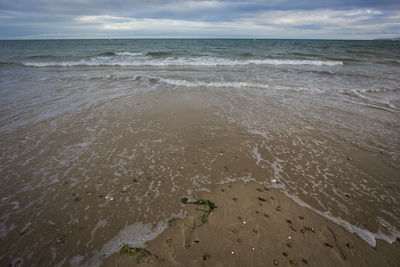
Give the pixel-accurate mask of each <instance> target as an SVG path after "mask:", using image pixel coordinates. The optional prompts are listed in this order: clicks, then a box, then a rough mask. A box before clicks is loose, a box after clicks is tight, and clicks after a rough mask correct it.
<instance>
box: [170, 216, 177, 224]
mask: <svg viewBox="0 0 400 267" xmlns="http://www.w3.org/2000/svg"><path fill="white" fill-rule="evenodd" d="M177 220H178V218H176V217H172V218H171V219H169V220H168V225H169V226H172V225H174V226H175V225H176V221H177Z"/></svg>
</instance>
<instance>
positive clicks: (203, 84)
mask: <svg viewBox="0 0 400 267" xmlns="http://www.w3.org/2000/svg"><path fill="white" fill-rule="evenodd" d="M159 81H160V82H162V83H165V84H168V85H175V86H184V87H233V88H245V87H253V88H265V89H268V88H270V86H269V85H267V84H258V83H248V82H203V81H186V80H172V79H165V78H160V79H159Z"/></svg>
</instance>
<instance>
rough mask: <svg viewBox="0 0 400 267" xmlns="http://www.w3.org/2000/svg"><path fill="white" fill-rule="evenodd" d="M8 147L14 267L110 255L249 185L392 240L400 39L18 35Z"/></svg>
mask: <svg viewBox="0 0 400 267" xmlns="http://www.w3.org/2000/svg"><path fill="white" fill-rule="evenodd" d="M164 99H165V101H164ZM167 99H168V101H169V102H168V101H167ZM171 99H172V100H171ZM189 100H190V101H192V102H191V103H193V104H192V105H190V104H187V103H188V101H189ZM171 101H175V102H176V104H174V105H170V104H169V105H167V104H165V103H167V102H168V103H170V102H171ZM185 101H186V102H185ZM175 102H174V103H175ZM165 106H167V107H165ZM164 107H165V108H164ZM163 108H164V109H163ZM160 110H161V111H160ZM170 111H171V112H170ZM174 119H175V120H174ZM207 142H210V144H211V145H207ZM224 144H225V145H224ZM0 149H1V150H0V243H1V244H2V245H1V246H0V262H1V263H2V264H1V265H3V266H6V265H8V264H14V265H15V264H16V263H17V262H24V263H25V264H27V266H63V265H72V266H79V265H85V264H86V265H91V266H92V265H100V264H101V262H102V260H103V259H104V257H107V256H108V255H110V254H111V253H113V252H116V251H118V249H119V247H120V246H121V245H122V244H124V243H129V244H132V245H136V246H139V245H141V246H143V245H144V242H145V241H146V240H149V239H152V238H154V237H155V236H157V234H158V233H160V232H161V231H162V230H163V229H165V227H166V222H167V220H168V219H169V218H171V216H177V217H183V216H185V214H184V212H183V209H182V206H181V205H179V204H172V203H173V202H174V201H175V200H179V198H180V197H182V196H184V195H187V194H195V193H196V192H199V191H208V190H212V188H213V185H215V184H219V183H229V182H234V181H243V182H246V181H256V182H258V183H260V184H262V185H265V186H267V187H275V188H277V189H278V190H280V191H282V192H284V193H285V194H286V195H287V196H288V197H290V198H291V199H293V201H295V202H296V203H298V204H299V205H302V206H305V207H307V208H309V209H311V210H312V211H313V212H316V213H318V214H320V215H321V216H324V217H325V218H327V219H329V220H332V221H333V222H335V223H337V224H339V225H341V226H343V227H344V228H346V229H347V230H348V231H349V232H352V233H356V234H357V235H359V236H360V238H362V239H363V240H365V242H367V243H368V244H370V245H371V246H375V245H376V240H384V241H386V242H389V243H390V242H393V241H395V240H396V238H397V237H400V42H398V41H383V40H382V41H381V40H376V41H353V40H273V39H102V40H2V41H0ZM220 150H221V151H220ZM188 151H189V152H188ZM229 153H231V154H232V155H234V154H237V153H241V156H240V159H243V160H244V161H245V162H248V163H249V166H254V168H253V169H254V171H252V169H249V168H247V167H246V170H240V171H239V170H238V171H234V169H235V168H237V169H240V168H241V167H242V165H241V163H238V164H237V165H234V164H233V163H229V164H231V166H230V168H229V169H228V167H227V166H225V168H223V165H221V166H222V169H223V170H221V171H220V172H219V171H218V172H216V169H217V168H218V166H219V165H218V164H219V163H218V164H217V163H216V162H217V161H219V160H221V159H222V156H224V155H229ZM236 158H237V159H238V158H239V156H237V157H236ZM189 161H192V162H189ZM229 162H231V161H229ZM221 164H224V163H221ZM232 164H233V165H232ZM246 164H247V163H246ZM251 164H253V165H251ZM193 165H195V166H198V167H193ZM246 166H247V165H246ZM242 169H243V168H242ZM255 169H257V170H255ZM176 202H179V201H176Z"/></svg>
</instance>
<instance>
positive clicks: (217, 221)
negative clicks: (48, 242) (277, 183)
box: [103, 182, 400, 266]
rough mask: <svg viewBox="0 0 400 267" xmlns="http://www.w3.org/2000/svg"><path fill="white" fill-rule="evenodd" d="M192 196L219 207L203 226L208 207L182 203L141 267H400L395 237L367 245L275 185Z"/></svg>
mask: <svg viewBox="0 0 400 267" xmlns="http://www.w3.org/2000/svg"><path fill="white" fill-rule="evenodd" d="M189 197H191V199H192V200H194V199H205V200H211V201H212V202H214V203H215V204H216V206H217V208H216V209H215V210H214V211H213V212H212V213H211V214H210V216H209V217H208V222H207V223H206V224H204V225H203V224H202V222H201V218H202V216H203V214H204V212H203V211H201V210H199V209H203V210H207V206H197V205H189V204H186V205H184V204H182V205H184V206H185V208H186V210H187V216H186V217H185V218H183V219H177V220H176V221H173V222H171V223H170V226H169V227H168V228H167V229H166V230H165V231H164V232H163V233H162V234H160V235H159V236H158V237H157V238H156V239H154V240H152V241H150V242H148V243H147V247H146V249H147V250H148V251H150V252H151V253H152V254H153V255H157V256H158V257H160V258H161V259H162V260H161V262H159V261H158V260H157V259H156V257H155V256H149V257H145V258H144V259H143V261H142V262H141V263H140V266H274V265H279V266H293V265H298V266H400V242H399V241H396V242H394V243H393V244H388V243H386V242H383V241H379V240H378V241H377V246H376V247H375V248H374V247H371V246H369V245H368V244H367V243H366V242H364V241H363V240H361V239H360V238H359V237H358V236H357V235H355V234H351V233H349V232H348V231H347V230H345V229H344V228H343V227H341V226H339V225H337V224H335V223H333V222H331V221H329V220H327V219H325V218H323V217H321V216H320V215H318V214H316V213H314V212H312V211H311V210H308V209H307V208H304V207H301V206H299V205H297V204H296V203H294V202H293V201H292V200H291V199H289V198H288V197H287V196H285V195H284V194H283V193H281V192H279V191H278V190H276V189H272V188H269V189H266V188H264V186H262V185H260V184H257V183H254V182H249V183H246V184H244V183H242V182H237V183H232V184H223V185H218V186H216V187H215V189H214V190H213V192H201V193H199V194H198V195H196V196H189ZM176 201H179V200H176ZM103 265H104V266H135V265H138V263H137V255H129V254H128V253H118V254H114V255H112V256H110V257H109V258H107V259H106V260H105V261H104V262H103Z"/></svg>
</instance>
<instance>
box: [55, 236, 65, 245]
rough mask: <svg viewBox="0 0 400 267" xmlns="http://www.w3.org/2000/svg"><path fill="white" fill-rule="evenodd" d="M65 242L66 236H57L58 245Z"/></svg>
mask: <svg viewBox="0 0 400 267" xmlns="http://www.w3.org/2000/svg"><path fill="white" fill-rule="evenodd" d="M64 241H65V235H60V236H57V238H56V243H57V244H61V243H64Z"/></svg>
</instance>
